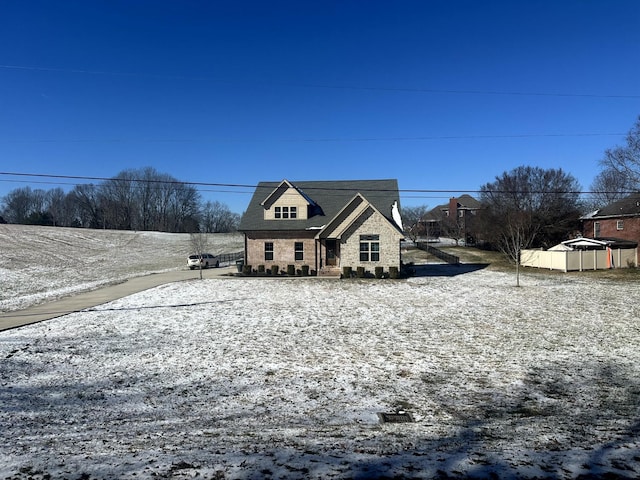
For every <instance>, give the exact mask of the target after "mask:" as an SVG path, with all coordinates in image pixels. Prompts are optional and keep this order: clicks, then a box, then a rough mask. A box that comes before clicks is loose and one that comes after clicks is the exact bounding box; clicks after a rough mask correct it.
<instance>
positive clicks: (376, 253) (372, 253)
mask: <svg viewBox="0 0 640 480" xmlns="http://www.w3.org/2000/svg"><path fill="white" fill-rule="evenodd" d="M360 261H361V262H379V261H380V235H360Z"/></svg>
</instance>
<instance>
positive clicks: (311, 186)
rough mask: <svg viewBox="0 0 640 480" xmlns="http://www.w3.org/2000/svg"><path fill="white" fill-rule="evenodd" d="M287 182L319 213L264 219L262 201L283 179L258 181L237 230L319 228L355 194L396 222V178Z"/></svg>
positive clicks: (397, 198)
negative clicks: (393, 210) (307, 216)
mask: <svg viewBox="0 0 640 480" xmlns="http://www.w3.org/2000/svg"><path fill="white" fill-rule="evenodd" d="M287 183H288V184H290V185H291V186H292V187H293V188H295V189H296V190H297V191H298V192H299V193H300V194H301V195H303V196H304V197H305V199H307V201H308V202H309V204H310V205H314V206H317V207H319V208H318V209H317V211H319V212H320V213H319V214H317V215H314V216H311V217H310V218H308V219H306V220H301V219H298V220H290V219H289V220H265V219H264V206H263V205H262V203H263V202H264V201H265V200H266V199H267V198H269V197H270V196H271V194H272V193H273V192H274V191H275V190H276V189H277V188H278V187H279V186H281V185H282V184H283V182H260V183H258V185H257V187H256V189H255V192H254V193H253V196H252V197H251V200H250V202H249V205H248V207H247V210H246V211H245V213H244V215H243V216H242V219H241V220H240V226H239V227H238V230H239V231H250V230H290V231H293V230H309V229H319V228H322V227H324V226H325V225H326V224H327V223H329V221H331V220H332V219H333V217H335V216H336V215H337V214H338V213H339V212H340V211H341V210H342V209H343V208H344V207H345V206H346V205H347V204H348V203H349V202H350V201H351V200H352V199H353V198H354V197H355V196H356V195H357V194H358V193H360V194H361V195H362V196H363V197H364V198H366V200H367V201H368V202H370V203H371V205H373V206H374V207H375V208H376V210H378V211H379V212H380V213H381V214H382V215H383V216H385V217H386V218H387V219H388V220H389V221H390V222H391V223H393V224H394V225H395V223H394V221H393V218H392V206H393V204H394V202H397V204H398V206H399V205H400V194H399V192H398V181H397V180H395V179H387V180H327V181H291V182H287ZM311 202H313V203H311Z"/></svg>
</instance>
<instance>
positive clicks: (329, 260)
mask: <svg viewBox="0 0 640 480" xmlns="http://www.w3.org/2000/svg"><path fill="white" fill-rule="evenodd" d="M337 248H338V242H337V241H336V240H329V239H327V240H326V241H325V249H326V252H327V255H326V259H325V264H326V265H327V266H335V265H336V264H337V254H336V249H337Z"/></svg>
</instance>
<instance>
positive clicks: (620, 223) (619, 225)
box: [616, 220, 624, 230]
mask: <svg viewBox="0 0 640 480" xmlns="http://www.w3.org/2000/svg"><path fill="white" fill-rule="evenodd" d="M616 230H624V220H618V221H617V222H616Z"/></svg>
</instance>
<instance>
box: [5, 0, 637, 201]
mask: <svg viewBox="0 0 640 480" xmlns="http://www.w3.org/2000/svg"><path fill="white" fill-rule="evenodd" d="M639 25H640V2H638V1H637V0H619V1H616V0H614V1H607V2H605V1H600V0H598V1H595V0H562V1H557V0H549V1H545V0H541V1H518V2H516V1H482V2H480V1H460V0H450V1H445V0H432V1H431V0H423V1H393V2H392V1H375V0H374V1H366V2H365V1H361V0H358V1H355V0H354V1H350V0H346V1H278V0H270V1H268V2H267V1H242V0H238V1H234V2H229V1H224V2H223V1H177V0H175V1H162V0H160V1H159V0H153V1H152V0H148V1H147V0H108V1H107V0H102V1H98V0H95V1H94V0H92V1H87V0H81V1H75V0H73V1H72V0H62V1H50V0H47V1H38V0H32V1H26V2H23V1H18V0H3V1H1V2H0V171H2V172H4V173H6V172H14V173H34V174H53V175H62V176H65V175H69V176H87V177H112V176H115V175H116V174H118V173H119V172H120V171H122V170H125V169H140V168H143V167H146V166H151V167H154V168H155V169H156V170H158V171H159V172H161V173H168V174H170V175H172V176H174V177H176V178H177V179H179V180H183V181H191V182H204V183H215V184H230V185H236V184H240V185H255V184H256V183H257V182H259V181H262V180H270V181H277V180H282V179H284V178H287V179H289V180H292V181H295V180H341V179H381V178H397V179H398V181H399V186H400V189H401V190H402V191H403V192H402V204H403V205H404V206H415V205H424V204H426V205H429V206H435V205H437V204H440V203H444V202H445V201H446V199H447V198H448V197H449V196H452V195H455V194H458V193H464V192H467V191H474V190H477V189H478V188H479V187H480V186H481V185H482V184H484V183H487V182H490V181H493V180H494V178H495V177H496V176H497V175H499V174H501V173H502V172H504V171H506V170H511V169H512V168H515V167H517V166H519V165H533V166H539V167H543V168H562V169H564V170H565V171H567V172H569V173H571V174H572V175H574V176H575V177H576V178H577V179H578V181H579V182H580V184H581V185H582V187H583V189H585V190H586V189H588V187H589V185H590V183H591V182H592V180H593V178H594V177H595V175H596V174H597V173H598V172H599V170H600V167H599V164H598V161H599V159H600V158H601V157H602V154H603V152H604V150H605V149H606V148H610V147H613V146H615V145H621V144H623V143H624V134H626V133H627V132H628V131H629V130H630V129H631V127H632V125H633V123H634V122H635V121H636V119H637V117H638V115H640V61H639V60H640V28H638V26H639ZM37 181H46V182H51V183H43V184H41V183H35V182H37ZM24 182H27V183H24ZM66 183H71V184H74V183H80V182H79V181H74V180H64V179H59V180H53V179H45V178H31V177H15V176H9V175H0V196H2V195H5V194H6V193H7V192H9V191H10V190H12V189H14V188H18V187H23V186H25V185H30V186H31V187H32V188H45V189H48V188H53V187H55V186H59V185H60V186H63V187H64V188H65V189H68V188H70V187H71V186H70V185H66ZM198 188H199V189H200V190H201V193H202V195H203V198H204V199H205V200H207V199H210V200H219V201H221V202H224V203H226V204H227V205H229V206H230V208H231V209H232V210H233V211H236V212H238V213H241V212H242V211H243V210H244V209H245V207H246V205H247V203H248V201H249V198H250V193H251V189H250V188H235V187H198ZM410 190H420V191H421V192H410ZM430 190H431V191H432V190H448V191H451V192H442V193H436V192H431V191H430Z"/></svg>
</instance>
